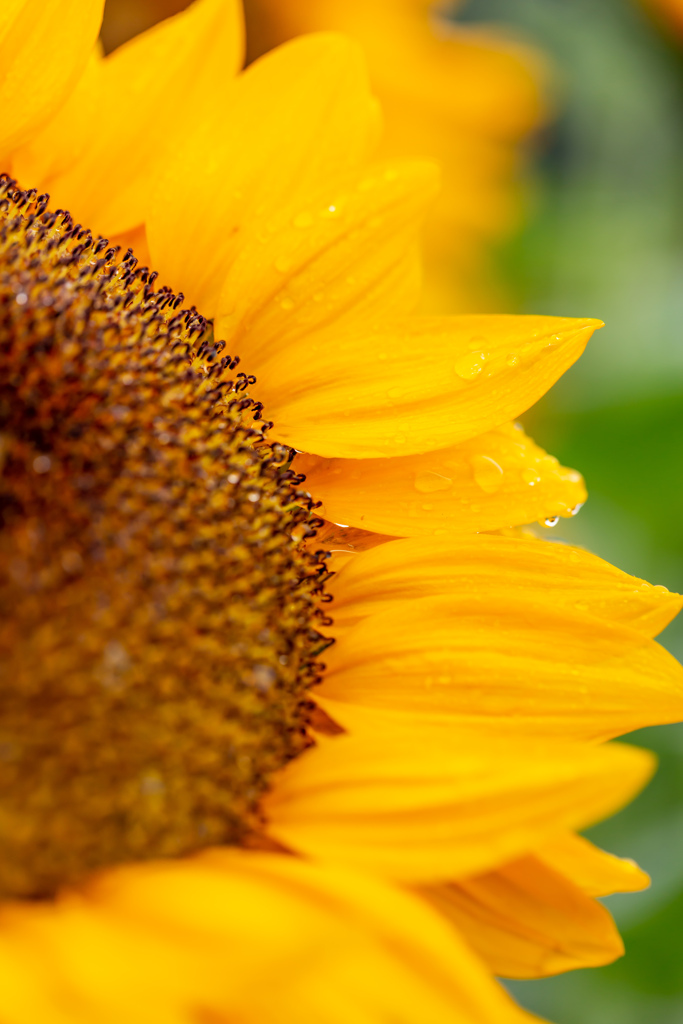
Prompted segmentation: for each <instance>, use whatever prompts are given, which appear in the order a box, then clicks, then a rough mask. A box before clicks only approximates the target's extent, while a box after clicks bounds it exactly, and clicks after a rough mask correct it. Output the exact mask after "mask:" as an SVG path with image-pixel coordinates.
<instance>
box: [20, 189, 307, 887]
mask: <svg viewBox="0 0 683 1024" xmlns="http://www.w3.org/2000/svg"><path fill="white" fill-rule="evenodd" d="M45 204H46V198H45V197H38V198H36V196H35V193H21V192H18V191H17V190H16V186H15V185H14V183H12V182H11V181H9V180H8V179H6V178H5V179H2V178H0V466H1V470H2V471H1V474H0V615H1V620H0V676H1V678H2V686H1V688H0V834H1V835H2V843H1V845H0V893H2V894H5V895H21V896H24V895H44V894H49V893H51V892H53V891H54V890H55V888H57V887H58V886H59V885H61V884H63V883H67V882H73V881H75V880H77V879H79V878H80V877H82V876H83V875H84V874H85V873H86V872H88V871H90V870H92V869H93V868H96V867H98V866H102V865H107V864H112V863H117V862H122V861H127V860H138V859H144V858H150V857H170V856H177V855H180V854H184V853H188V852H190V851H192V850H195V849H198V848H200V847H203V846H206V845H209V844H212V843H239V842H240V841H242V840H243V839H244V837H245V836H246V835H247V834H248V833H249V832H250V831H251V830H253V829H254V828H255V827H257V825H258V801H259V797H260V796H261V794H262V793H263V792H264V790H265V789H266V788H267V786H268V780H269V777H270V775H271V774H272V772H274V771H275V770H276V769H278V768H280V767H281V766H282V765H284V764H285V763H286V762H287V761H288V760H289V759H291V758H292V757H295V756H296V755H297V754H298V753H299V752H300V751H301V750H302V749H303V748H304V747H305V746H306V745H307V744H308V742H309V741H308V739H307V736H306V728H305V727H306V715H307V713H308V709H309V707H310V701H309V700H308V699H307V689H308V687H309V686H310V685H311V683H312V682H314V681H315V677H316V671H317V668H318V666H317V664H316V661H315V656H316V651H317V650H319V649H320V647H321V640H322V638H321V636H320V634H319V633H318V632H317V629H316V628H315V625H316V615H318V614H319V612H318V602H317V598H316V593H317V592H318V591H319V587H320V579H321V576H322V572H323V570H322V566H321V565H320V564H319V563H318V562H316V561H315V559H314V558H313V557H311V556H309V555H307V554H305V552H303V551H302V550H301V546H300V542H301V540H302V538H303V537H304V536H305V535H306V534H308V533H310V532H312V531H311V527H310V525H309V520H310V502H309V500H308V498H307V495H305V494H303V493H302V492H300V491H297V490H296V483H297V478H296V477H294V476H293V474H292V473H291V471H290V470H289V469H288V461H289V457H290V455H291V453H290V452H289V450H288V449H285V448H283V447H281V446H273V445H269V444H267V442H266V439H265V430H264V425H263V423H262V421H259V420H258V418H257V419H256V420H255V418H254V417H255V415H256V417H258V415H259V412H260V410H259V407H258V406H256V405H255V404H254V403H253V402H252V401H251V400H250V399H249V398H248V397H247V396H246V395H245V389H246V388H247V386H248V384H249V382H250V381H249V378H248V377H247V376H246V375H245V374H243V373H239V372H237V370H236V367H237V362H238V361H237V360H235V359H231V357H230V356H228V355H227V354H225V352H224V346H223V344H222V343H220V342H218V343H216V342H215V341H214V340H213V336H212V329H211V325H210V323H208V322H207V321H206V320H204V319H203V318H202V317H201V316H200V315H199V314H197V313H196V311H195V310H191V311H186V310H179V309H178V307H179V306H180V305H181V302H182V296H178V297H176V296H175V295H173V294H172V293H170V292H169V291H168V290H165V289H160V290H155V287H154V275H151V274H150V273H149V271H148V270H147V269H146V268H144V269H142V270H139V269H137V268H136V261H135V259H134V258H133V257H132V255H131V254H130V253H128V254H126V256H125V257H124V258H123V259H119V258H118V257H117V254H116V250H114V249H110V248H108V243H107V242H106V241H105V240H103V239H99V240H98V239H95V238H93V236H92V235H91V234H90V232H88V231H85V230H83V229H81V228H80V227H79V226H78V225H73V223H72V222H71V220H70V218H69V217H68V215H66V214H63V213H61V212H57V213H50V212H47V210H46V205H45Z"/></svg>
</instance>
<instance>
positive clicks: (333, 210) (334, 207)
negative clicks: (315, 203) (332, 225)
mask: <svg viewBox="0 0 683 1024" xmlns="http://www.w3.org/2000/svg"><path fill="white" fill-rule="evenodd" d="M339 212H340V211H339V204H338V203H330V205H329V206H326V207H325V209H324V210H321V211H320V216H321V217H336V216H338V214H339Z"/></svg>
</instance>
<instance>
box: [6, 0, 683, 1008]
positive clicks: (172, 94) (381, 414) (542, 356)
mask: <svg viewBox="0 0 683 1024" xmlns="http://www.w3.org/2000/svg"><path fill="white" fill-rule="evenodd" d="M29 7H31V4H30V0H27V2H26V3H24V4H22V3H20V2H18V0H17V3H16V4H15V8H14V9H13V11H12V14H13V16H14V19H15V20H14V21H13V20H12V18H11V17H8V18H7V19H6V24H5V25H4V26H0V27H2V28H4V29H5V31H6V33H7V38H9V37H10V34H11V31H12V30H13V26H14V25H15V24H17V25H19V24H20V21H19V19H22V18H24V13H25V9H28V8H29ZM100 8H101V5H98V4H97V3H94V2H93V0H81V2H80V3H79V4H74V5H73V8H71V7H69V8H68V9H67V8H66V7H63V8H62V24H61V25H60V31H61V32H63V35H64V39H65V47H66V50H65V52H64V53H63V54H62V55H61V57H62V60H63V65H62V66H63V69H64V74H65V75H67V74H68V75H69V76H72V75H73V76H75V71H74V69H76V68H82V69H83V71H82V76H81V78H80V79H79V80H78V81H77V82H76V84H75V86H74V87H73V90H72V91H71V93H70V94H69V95H68V96H67V93H68V86H67V85H63V84H60V85H59V88H60V89H62V98H64V97H65V96H67V98H66V99H64V102H63V104H62V106H61V107H60V109H59V110H55V109H54V106H53V100H52V95H53V91H54V89H55V85H54V82H53V81H52V79H50V77H49V75H47V74H46V76H45V84H44V85H40V82H41V79H40V78H36V81H37V82H38V84H39V85H40V88H38V86H36V89H35V90H32V91H31V92H30V95H28V96H27V97H26V98H24V96H23V93H21V92H20V93H19V94H18V95H17V97H16V98H15V109H14V114H13V116H14V117H15V118H16V125H15V124H12V125H10V128H11V131H9V133H8V135H7V138H6V139H0V142H4V145H5V151H4V152H5V157H4V159H5V162H6V166H9V167H11V169H12V172H13V173H14V174H15V175H16V176H17V178H18V179H19V181H20V182H21V184H22V185H24V186H35V187H38V188H46V189H48V190H50V191H51V192H52V194H53V204H52V205H55V204H57V205H60V206H62V207H67V208H69V209H70V210H71V212H72V213H73V214H74V216H76V217H78V219H79V220H81V221H82V222H83V223H87V224H88V225H91V226H93V227H94V228H95V229H96V230H99V231H101V232H103V233H104V234H107V235H110V236H114V235H115V236H119V237H125V236H127V237H129V238H134V239H135V240H136V243H137V245H139V246H140V249H139V250H138V251H141V252H145V251H146V248H147V247H148V254H149V256H150V259H151V265H152V266H154V268H155V271H158V272H159V274H160V276H161V280H162V281H163V283H164V287H163V288H160V289H157V288H156V286H155V276H156V274H151V273H150V271H149V270H148V269H147V268H143V269H139V268H138V267H137V266H136V260H135V257H134V256H133V255H132V253H126V255H125V256H124V257H123V259H119V258H118V257H117V255H116V250H115V249H114V248H108V247H107V245H108V243H107V242H106V241H104V240H103V239H100V240H97V239H96V238H94V237H93V236H92V235H91V234H90V233H89V231H87V230H85V229H81V228H80V226H79V225H74V224H73V222H72V221H71V219H70V218H69V216H68V215H65V214H62V213H57V212H50V210H48V209H47V208H46V200H44V199H40V198H38V197H37V196H36V193H35V192H29V193H27V192H23V191H21V190H20V189H17V187H16V185H15V184H14V183H13V182H12V181H10V180H9V179H3V181H2V186H1V188H2V196H1V198H0V309H1V310H2V317H0V360H2V374H0V380H1V381H2V384H0V415H2V417H3V420H2V426H1V436H2V439H3V447H2V452H3V459H4V463H5V471H4V473H3V477H2V498H3V505H2V507H3V510H4V512H3V514H4V520H3V522H4V525H3V530H2V531H1V532H0V563H1V564H2V566H3V577H2V583H1V584H0V601H1V602H2V612H3V631H2V633H1V634H0V658H1V659H2V661H3V663H4V664H3V667H4V670H5V672H4V674H5V676H6V678H7V679H9V680H11V685H10V686H9V687H8V690H7V693H6V694H5V698H4V704H2V705H0V821H2V824H3V830H4V832H5V834H6V835H7V836H8V840H7V842H6V844H5V848H4V853H3V855H2V856H0V879H1V880H2V881H1V885H2V889H3V891H4V893H5V894H6V895H7V897H10V898H11V899H8V901H7V902H6V904H5V905H4V906H3V907H2V909H1V910H0V976H1V977H2V984H3V1007H2V1016H3V1022H5V1021H6V1022H7V1024H42V1022H43V1021H45V1022H50V1024H52V1022H55V1024H57V1022H59V1024H65V1022H67V1021H68V1022H80V1021H83V1022H93V1024H94V1022H95V1021H98V1022H100V1021H101V1022H105V1021H111V1022H112V1024H113V1022H114V1021H116V1022H118V1021H120V1020H121V1019H125V1020H126V1021H132V1022H135V1021H137V1020H139V1021H140V1022H142V1021H144V1022H145V1024H148V1022H149V1021H150V1020H152V1021H157V1020H158V1021H159V1022H164V1024H165V1022H167V1021H168V1022H169V1024H170V1022H181V1021H182V1022H188V1024H207V1022H209V1024H214V1022H217V1021H224V1020H240V1021H244V1022H253V1024H257V1022H258V1024H262V1022H268V1021H273V1024H275V1022H276V1021H282V1020H290V1019H291V1020H297V1021H302V1022H311V1024H314V1022H315V1024H319V1022H320V1024H327V1022H328V1021H329V1022H330V1024H335V1022H342V1021H349V1020H354V1021H355V1020H363V1021H366V1020H367V1021H368V1022H372V1021H377V1022H378V1024H379V1022H381V1021H386V1020H387V1019H392V1020H395V1021H397V1022H405V1024H408V1022H410V1024H413V1022H414V1024H418V1022H419V1024H425V1022H426V1024H431V1022H434V1024H441V1022H443V1024H446V1022H452V1021H462V1022H463V1024H464V1022H467V1024H469V1022H472V1024H475V1022H476V1024H489V1022H490V1024H500V1022H506V1021H510V1022H513V1021H519V1022H520V1024H521V1022H522V1021H524V1020H529V1018H528V1017H527V1015H526V1014H524V1013H523V1012H522V1011H520V1010H518V1009H517V1008H516V1007H515V1006H514V1004H513V1003H512V1002H511V1001H510V1000H509V998H508V997H507V996H506V995H505V993H504V992H503V991H502V990H501V989H499V988H498V987H497V986H496V984H495V982H494V981H493V980H492V978H491V973H492V972H493V973H499V974H504V975H509V976H515V977H536V976H540V975H544V974H548V973H555V972H557V971H560V970H566V969H568V968H569V967H577V966H589V965H594V964H598V963H605V962H608V961H609V960H611V959H613V958H614V957H615V956H618V955H619V954H620V952H621V951H622V947H621V944H620V940H619V937H618V935H617V933H616V930H615V928H614V925H613V923H612V921H611V918H610V917H609V915H608V913H607V911H606V910H604V908H602V907H601V906H600V905H599V904H598V903H597V902H595V897H596V896H599V895H603V894H605V893H607V892H613V891H617V890H622V891H628V890H635V889H638V888H642V887H643V886H644V885H645V884H647V879H646V877H645V876H644V875H643V873H642V872H640V871H639V869H637V868H636V867H635V866H634V865H633V864H631V863H630V862H625V861H621V860H619V859H617V858H614V857H612V856H610V855H609V854H606V853H603V852H602V851H599V850H597V849H596V848H595V847H593V846H592V845H591V844H589V843H587V842H586V841H584V840H581V839H579V838H578V837H577V836H576V835H575V834H574V832H575V830H576V829H580V828H583V827H584V826H586V825H588V824H589V823H591V822H593V821H595V820H597V819H598V818H600V817H602V816H604V815H605V814H608V813H611V812H612V811H613V810H615V809H616V808H617V807H619V806H620V805H621V804H622V803H623V802H624V801H626V800H627V799H629V798H630V797H631V796H632V795H633V793H634V792H636V791H637V790H638V788H639V787H640V786H641V785H642V784H643V783H644V781H645V780H646V779H647V777H648V775H649V773H650V771H651V769H652V763H651V759H650V758H649V756H648V755H647V754H646V753H645V752H643V751H640V750H636V749H634V748H630V747H627V746H622V745H612V744H609V745H601V744H600V743H598V742H596V741H600V740H604V739H608V738H611V737H614V736H617V735H619V734H620V733H624V732H628V731H630V730H632V729H634V728H637V727H639V726H642V725H647V724H654V723H657V722H664V721H671V720H675V719H677V718H679V717H680V716H681V705H682V696H683V687H682V685H681V683H682V678H681V675H682V670H681V668H680V666H679V665H678V664H677V663H676V662H675V661H674V659H673V658H671V657H670V656H669V655H668V654H667V653H666V652H665V651H664V650H663V649H662V648H661V647H659V646H658V645H657V644H656V643H654V642H653V640H652V639H651V638H652V637H653V636H654V635H656V633H657V632H659V630H661V629H662V628H663V627H664V625H666V623H667V622H668V621H669V620H670V619H671V617H672V616H673V615H674V614H675V613H676V611H677V610H678V609H679V607H680V605H681V600H680V598H678V597H677V596H676V595H672V594H669V593H668V592H667V591H665V590H663V588H653V587H650V585H649V584H647V583H644V582H643V581H641V580H635V579H633V578H632V577H629V576H627V575H626V574H624V573H621V572H619V571H618V570H616V569H614V568H612V567H611V566H608V565H607V564H606V563H604V562H602V561H601V560H600V559H597V558H595V557H594V556H591V555H588V554H587V553H585V552H582V551H578V550H576V549H572V548H569V547H560V546H558V545H550V544H547V543H545V542H542V541H540V540H537V539H535V538H530V537H525V536H521V535H520V536H517V535H516V534H514V531H507V533H506V531H503V532H502V533H499V534H497V535H492V534H486V533H483V532H481V531H485V530H498V529H500V528H502V527H514V526H517V525H519V524H522V523H525V522H528V521H530V520H533V519H537V518H541V519H544V520H545V519H549V520H550V521H552V520H553V519H554V518H555V517H556V516H558V515H571V514H572V513H573V512H574V511H575V510H576V506H577V505H578V504H580V502H581V501H583V498H584V496H585V493H584V491H583V485H582V482H581V479H580V477H579V476H578V474H575V473H573V472H572V471H568V470H563V469H562V468H561V467H559V466H558V464H557V463H556V461H555V460H553V459H552V458H550V457H549V456H546V455H545V453H543V452H541V451H540V450H539V449H538V448H536V446H535V445H534V444H533V442H531V441H530V440H529V439H528V438H526V437H525V436H524V434H523V432H521V431H519V430H517V429H516V428H515V427H514V426H513V425H512V423H511V420H512V419H513V418H514V417H515V416H516V415H518V414H519V413H521V412H522V411H524V410H525V409H526V408H528V406H529V405H530V404H532V403H533V402H534V401H536V399H537V398H538V397H540V396H541V395H542V394H543V393H544V391H545V390H546V389H547V388H548V387H549V386H551V385H552V383H554V381H555V380H556V379H557V378H558V376H560V374H561V373H562V372H564V370H565V369H566V368H567V367H568V366H569V365H571V363H572V362H573V361H574V360H575V359H576V358H578V356H579V355H580V354H581V352H582V350H583V348H584V346H585V344H586V342H587V340H588V338H589V336H590V334H591V333H592V331H593V329H594V328H595V327H597V326H600V324H599V321H595V320H572V319H568V318H560V317H513V316H493V315H491V316H483V315H479V316H472V315H460V316H450V317H445V316H418V315H416V314H414V313H413V312H412V311H413V309H414V307H415V305H416V303H417V299H418V284H419V274H418V259H417V235H418V233H419V227H420V223H421V219H422V216H423V212H424V209H425V206H426V205H427V203H428V201H429V200H430V198H431V196H432V194H433V188H434V184H433V183H434V172H433V168H432V166H431V165H430V164H427V163H424V162H416V161H411V162H406V161H398V160H387V159H384V158H382V159H380V158H378V157H377V155H376V145H377V140H378V134H379V133H378V108H377V104H376V101H375V100H374V98H373V96H372V94H371V92H370V90H369V87H368V82H367V75H366V72H365V67H364V63H363V59H362V56H361V54H360V53H359V51H358V49H357V47H356V46H355V44H353V43H352V42H350V41H348V40H347V39H346V38H345V37H342V36H338V35H336V34H328V33H321V34H317V35H313V36H309V37H304V38H302V39H299V40H295V41H293V42H291V43H289V44H286V45H284V46H282V47H280V48H278V49H276V50H274V51H272V52H271V53H269V54H268V55H266V56H265V57H263V58H262V59H261V60H259V61H257V62H255V63H254V64H253V65H251V66H250V67H249V68H248V69H247V71H246V72H244V73H239V67H240V64H241V51H242V33H241V12H240V9H239V6H238V5H237V4H236V3H232V2H228V0H197V2H196V3H195V4H194V5H193V6H192V7H191V8H190V9H189V10H188V11H187V12H185V13H183V14H182V15H180V16H178V17H177V18H174V19H172V20H170V21H168V22H166V23H164V24H162V25H160V26H157V27H156V28H155V29H153V30H151V31H150V32H149V33H145V34H144V35H143V36H140V37H139V38H137V39H135V40H133V41H132V42H131V43H130V44H129V45H127V46H126V47H124V48H122V49H121V50H120V51H117V52H115V53H114V54H112V55H111V56H110V57H108V58H106V59H103V58H102V57H101V55H100V54H99V52H98V51H97V50H94V51H93V48H92V47H93V35H94V31H92V29H91V28H88V30H87V31H86V29H85V28H84V26H90V20H89V19H91V18H92V19H93V20H94V21H96V20H97V16H99V13H100ZM36 25H38V27H36ZM41 25H42V23H37V22H35V20H33V21H32V20H31V19H30V18H28V16H26V17H25V18H24V20H23V21H21V27H22V31H21V33H19V32H17V33H14V35H12V40H13V43H12V47H11V48H10V49H9V50H0V58H2V54H3V53H4V54H6V53H11V55H12V61H13V65H12V66H13V67H16V68H18V69H19V71H16V72H13V74H19V72H21V74H22V75H23V76H24V78H25V79H26V78H27V76H29V77H30V68H31V66H32V62H33V63H35V62H36V61H37V60H38V57H39V55H40V53H41V52H42V50H41V49H40V47H41V46H42V47H43V48H44V47H45V43H44V41H43V42H41V39H42V37H41V34H40V33H41V31H42V28H41ZM48 63H49V61H48V60H47V58H46V64H48ZM51 74H52V75H53V77H54V76H55V75H56V74H57V72H56V71H53V72H51ZM70 81H71V79H70ZM22 104H23V106H22ZM22 111H23V113H22ZM22 117H23V118H24V120H23V121H22ZM171 288H174V289H176V290H178V291H179V290H180V289H182V291H183V293H184V294H185V295H186V296H187V297H188V299H189V302H191V303H194V304H196V306H197V307H198V308H199V309H200V310H201V313H202V314H204V315H200V314H199V313H197V311H196V309H190V310H187V309H182V308H181V306H182V296H180V295H177V294H175V293H174V292H172V291H171V290H170V289H171ZM204 316H206V317H209V318H210V319H211V321H213V323H210V322H209V321H207V320H206V319H204ZM227 350H229V351H230V352H232V353H236V352H238V353H239V355H240V356H241V357H242V360H243V364H241V365H243V366H244V370H242V369H241V368H240V369H239V370H238V365H239V361H238V360H237V359H236V358H234V357H233V356H231V355H227V354H226V353H227ZM264 416H267V420H265V421H264ZM291 449H297V450H298V451H299V454H297V455H296V457H293V456H294V453H293V451H292V450H291ZM302 469H303V470H304V471H305V473H306V475H307V477H308V481H309V483H308V486H310V487H311V492H312V494H313V501H314V502H316V501H318V500H322V501H323V502H324V503H325V505H324V509H322V510H321V511H325V512H326V514H327V515H328V516H329V517H330V518H331V519H332V520H333V522H328V523H326V524H325V523H322V522H320V521H317V520H316V519H315V518H313V517H312V516H311V513H312V512H313V510H314V508H313V507H312V501H311V498H310V495H309V494H307V493H306V492H302V490H301V486H302V484H303V482H304V478H303V477H302V475H301V470H302ZM530 495H531V496H530ZM328 506H329V508H328ZM342 516H344V517H345V520H344V521H345V522H346V523H347V524H348V525H347V526H344V527H342V526H335V525H334V521H338V517H339V518H341V517H342ZM316 527H317V528H319V529H320V533H319V536H318V537H317V538H315V537H312V536H311V535H312V534H313V533H314V529H315V528H316ZM503 534H505V535H503ZM508 534H509V535H508ZM397 537H399V538H402V539H396V538H397ZM328 551H329V552H331V558H330V557H328ZM330 570H332V571H333V573H334V575H330ZM325 587H327V589H328V591H329V594H326V593H325V592H324V588H325ZM329 596H332V597H333V599H334V602H333V608H334V629H333V634H334V637H335V641H336V642H335V644H334V646H332V647H327V649H326V650H325V652H324V659H325V663H326V664H325V666H324V667H323V666H321V665H320V664H319V663H318V661H317V659H318V658H319V657H320V655H321V654H322V652H323V649H324V648H325V646H326V643H327V641H326V640H325V638H324V636H322V635H321V634H320V632H319V629H325V630H326V629H328V628H329V627H330V626H331V622H330V621H329V620H327V619H326V618H325V612H326V611H327V609H328V607H329V605H328V597H329ZM317 675H320V676H321V677H322V678H321V680H320V682H319V685H318V686H317V688H316V689H315V690H313V691H311V690H310V689H309V687H310V685H311V683H312V682H313V681H314V680H315V678H316V676H317ZM313 698H315V704H314V703H313ZM266 791H268V792H266ZM264 794H265V795H264ZM207 846H222V847H223V848H222V849H218V848H216V849H213V850H210V851H205V852H203V853H197V852H196V851H198V850H201V849H202V848H204V847H207ZM173 857H175V858H177V859H176V860H164V859H162V858H173ZM136 862H137V863H136ZM143 862H146V863H143ZM116 865H123V866H118V867H117V866H116ZM95 869H100V870H102V869H106V870H104V871H103V873H101V874H99V875H96V876H92V875H91V872H92V871H94V870H95ZM63 885H67V886H69V887H68V888H66V889H65V891H64V892H62V893H61V894H60V895H58V896H57V897H56V899H55V901H54V902H49V903H47V902H46V903H38V902H36V901H35V900H33V901H30V902H28V901H24V902H22V901H21V900H20V899H18V897H25V896H44V895H47V894H53V893H54V892H55V890H57V889H59V888H60V886H63ZM472 950H474V951H476V952H475V953H473V952H472ZM477 954H478V956H477Z"/></svg>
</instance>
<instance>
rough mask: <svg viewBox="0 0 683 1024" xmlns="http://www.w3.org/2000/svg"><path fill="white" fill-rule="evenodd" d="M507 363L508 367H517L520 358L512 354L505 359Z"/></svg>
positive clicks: (514, 353)
mask: <svg viewBox="0 0 683 1024" xmlns="http://www.w3.org/2000/svg"><path fill="white" fill-rule="evenodd" d="M505 362H506V363H507V365H508V366H517V364H518V363H519V356H518V355H517V353H516V352H511V353H510V355H509V356H506V357H505ZM515 425H516V424H515Z"/></svg>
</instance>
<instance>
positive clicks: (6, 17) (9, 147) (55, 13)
mask: <svg viewBox="0 0 683 1024" xmlns="http://www.w3.org/2000/svg"><path fill="white" fill-rule="evenodd" d="M103 9H104V0H3V3H2V5H1V10H0V69H1V70H0V110H2V123H1V124H0V170H5V169H6V164H7V160H8V158H9V156H10V155H11V153H12V151H13V150H14V149H16V148H17V147H18V146H20V145H22V144H23V143H25V142H27V141H28V140H29V139H30V138H31V137H32V136H33V135H35V133H36V132H37V131H38V130H39V129H40V127H41V126H42V125H43V124H44V123H45V122H46V121H47V120H48V118H49V117H51V116H52V115H54V114H55V113H56V111H57V110H58V109H59V107H60V106H61V104H62V103H64V101H65V100H66V98H67V96H68V95H69V93H70V92H71V90H72V89H73V87H74V85H75V84H76V82H77V81H78V78H79V77H80V75H81V74H82V73H83V70H84V69H85V66H86V63H87V61H88V57H89V56H90V53H91V52H92V48H93V46H94V45H95V40H96V39H97V34H98V32H99V30H100V22H101V21H102V11H103Z"/></svg>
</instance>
